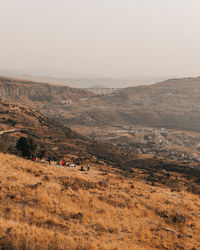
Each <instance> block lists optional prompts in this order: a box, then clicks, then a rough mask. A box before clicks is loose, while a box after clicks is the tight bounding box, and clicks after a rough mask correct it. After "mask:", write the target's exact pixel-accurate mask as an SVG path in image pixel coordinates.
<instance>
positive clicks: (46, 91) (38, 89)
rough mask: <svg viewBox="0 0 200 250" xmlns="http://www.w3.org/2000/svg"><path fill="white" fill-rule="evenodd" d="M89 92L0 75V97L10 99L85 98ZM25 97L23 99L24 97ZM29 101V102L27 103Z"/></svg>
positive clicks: (52, 99)
mask: <svg viewBox="0 0 200 250" xmlns="http://www.w3.org/2000/svg"><path fill="white" fill-rule="evenodd" d="M89 95H90V93H89V92H87V91H84V90H80V89H74V88H69V87H66V86H56V85H50V84H45V83H35V82H28V81H19V80H15V79H9V78H4V77H0V97H1V98H2V99H7V100H10V101H17V102H20V101H21V102H24V101H26V102H27V104H30V103H31V102H34V101H37V102H50V101H52V102H59V101H61V100H67V99H69V98H70V99H76V98H86V97H88V96H89ZM24 97H25V99H24ZM28 102H30V103H28Z"/></svg>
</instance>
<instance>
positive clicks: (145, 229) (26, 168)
mask: <svg viewBox="0 0 200 250" xmlns="http://www.w3.org/2000/svg"><path fill="white" fill-rule="evenodd" d="M102 173H103V174H102ZM199 211H200V200H199V196H198V195H195V194H191V193H188V192H187V191H181V190H180V191H179V192H177V191H174V192H172V191H171V189H170V188H166V187H156V186H152V185H149V184H146V183H145V182H144V181H142V180H139V179H138V180H137V179H136V178H135V179H134V178H128V177H123V176H122V175H121V174H120V171H119V170H116V169H112V168H109V171H108V168H107V167H106V166H102V165H100V166H98V165H96V166H92V168H91V171H89V172H81V171H79V170H78V169H77V168H75V169H74V168H62V167H60V166H56V165H55V166H48V165H45V164H39V163H33V162H30V161H26V160H23V159H21V158H18V157H15V156H11V155H4V154H0V246H1V248H2V249H82V250H83V249H133V250H135V249H165V250H166V249H185V250H186V249H191V250H192V249H199V248H200V240H199V239H200V213H199Z"/></svg>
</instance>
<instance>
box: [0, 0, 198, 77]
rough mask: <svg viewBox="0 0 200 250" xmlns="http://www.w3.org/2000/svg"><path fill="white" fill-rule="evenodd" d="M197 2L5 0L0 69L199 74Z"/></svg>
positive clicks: (0, 1) (1, 3)
mask: <svg viewBox="0 0 200 250" xmlns="http://www.w3.org/2000/svg"><path fill="white" fill-rule="evenodd" d="M199 12H200V0H0V68H9V69H27V68H40V67H42V68H55V69H60V70H69V71H73V72H80V73H96V74H101V75H116V76H123V75H141V76H144V75H183V76H186V75H187V76H189V75H190V76H195V75H200V32H199V26H200V14H199Z"/></svg>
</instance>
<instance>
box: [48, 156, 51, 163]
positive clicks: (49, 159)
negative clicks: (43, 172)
mask: <svg viewBox="0 0 200 250" xmlns="http://www.w3.org/2000/svg"><path fill="white" fill-rule="evenodd" d="M48 162H49V165H51V157H50V156H49V157H48Z"/></svg>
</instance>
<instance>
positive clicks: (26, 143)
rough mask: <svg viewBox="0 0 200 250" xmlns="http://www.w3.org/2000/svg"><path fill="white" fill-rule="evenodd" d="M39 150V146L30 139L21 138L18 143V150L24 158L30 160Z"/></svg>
mask: <svg viewBox="0 0 200 250" xmlns="http://www.w3.org/2000/svg"><path fill="white" fill-rule="evenodd" d="M36 148H37V144H36V143H35V141H34V140H33V139H31V138H30V137H28V138H26V137H20V138H19V139H18V140H17V143H16V149H17V150H18V151H19V152H20V153H21V156H22V157H25V158H30V157H31V156H32V155H33V154H34V151H35V150H36Z"/></svg>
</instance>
